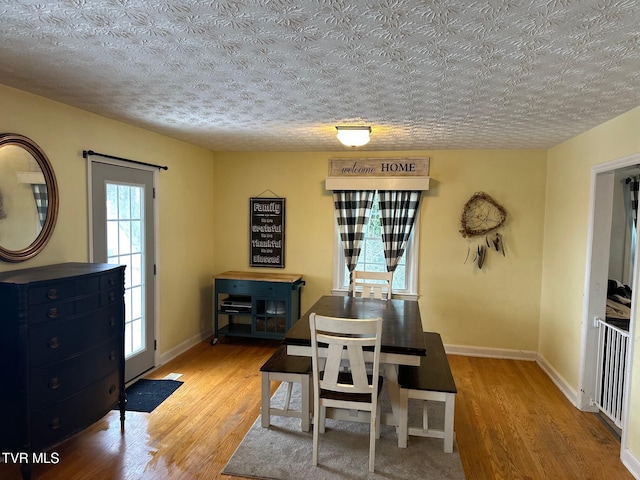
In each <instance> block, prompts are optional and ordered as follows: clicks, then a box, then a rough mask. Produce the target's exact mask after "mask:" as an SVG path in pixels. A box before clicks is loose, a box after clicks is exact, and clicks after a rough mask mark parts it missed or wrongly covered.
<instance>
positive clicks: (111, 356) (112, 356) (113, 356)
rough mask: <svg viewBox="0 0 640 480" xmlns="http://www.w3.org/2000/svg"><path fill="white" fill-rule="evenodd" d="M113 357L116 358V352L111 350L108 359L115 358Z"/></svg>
mask: <svg viewBox="0 0 640 480" xmlns="http://www.w3.org/2000/svg"><path fill="white" fill-rule="evenodd" d="M115 359H116V352H114V351H113V350H111V353H110V354H109V360H115Z"/></svg>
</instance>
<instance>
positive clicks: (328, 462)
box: [222, 383, 465, 480]
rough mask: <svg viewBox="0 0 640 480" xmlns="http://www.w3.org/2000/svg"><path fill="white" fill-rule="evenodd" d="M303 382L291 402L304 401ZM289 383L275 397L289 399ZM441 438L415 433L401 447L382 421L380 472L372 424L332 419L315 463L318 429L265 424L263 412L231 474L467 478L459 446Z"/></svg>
mask: <svg viewBox="0 0 640 480" xmlns="http://www.w3.org/2000/svg"><path fill="white" fill-rule="evenodd" d="M299 387H300V384H298V383H295V384H294V387H293V392H292V395H291V408H296V407H299V405H300V388H299ZM285 392H286V387H285V386H284V383H283V384H282V385H281V386H280V387H279V388H278V390H277V391H276V393H275V394H274V396H273V398H272V400H271V401H272V405H276V406H278V405H283V403H284V397H285ZM386 393H387V392H386V389H383V394H382V395H381V399H380V400H381V402H382V411H383V412H384V411H385V410H387V409H388V410H389V411H390V410H391V406H390V404H389V403H388V395H387V394H386ZM409 402H410V403H409V425H411V426H414V425H415V426H417V425H418V422H419V421H421V418H422V409H421V404H420V403H419V402H416V401H414V400H413V399H410V400H409ZM429 417H430V418H429V424H430V425H432V426H433V427H436V428H437V427H441V426H442V425H443V422H444V405H443V404H442V403H440V402H429ZM442 442H443V441H442V440H441V439H437V438H424V437H414V436H410V437H409V440H408V446H407V448H398V437H397V436H396V432H395V429H394V428H393V427H389V426H382V427H381V435H380V439H379V440H378V441H377V444H376V464H375V468H376V471H375V473H369V471H368V465H369V424H368V423H355V422H340V421H337V420H332V419H327V430H326V433H322V434H320V442H319V443H320V446H319V458H318V466H317V467H314V466H312V465H311V455H312V451H313V447H312V433H311V432H309V433H305V432H303V431H301V430H300V419H298V418H290V417H278V416H275V415H272V416H271V426H270V427H269V428H262V426H261V419H260V416H258V418H257V419H256V421H255V423H254V424H253V426H252V427H251V428H250V429H249V432H248V433H247V434H246V436H245V437H244V439H243V440H242V442H241V443H240V445H239V446H238V448H237V450H236V451H235V453H234V454H233V455H232V457H231V459H230V460H229V462H228V463H227V465H226V466H225V467H224V469H223V470H222V473H223V474H225V475H232V476H238V477H244V478H261V479H278V480H300V479H305V480H356V479H357V480H365V479H366V480H383V479H386V480H417V479H429V480H463V479H464V478H465V474H464V470H463V468H462V462H461V461H460V453H459V451H458V446H457V444H456V443H455V441H454V447H453V453H444V451H443V443H442Z"/></svg>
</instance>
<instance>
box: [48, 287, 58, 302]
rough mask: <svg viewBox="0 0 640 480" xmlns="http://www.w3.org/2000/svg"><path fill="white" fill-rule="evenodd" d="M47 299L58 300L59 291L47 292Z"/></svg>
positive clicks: (50, 290) (54, 289) (52, 289)
mask: <svg viewBox="0 0 640 480" xmlns="http://www.w3.org/2000/svg"><path fill="white" fill-rule="evenodd" d="M47 298H48V299H49V300H55V299H56V298H58V289H57V288H50V289H49V291H48V292H47Z"/></svg>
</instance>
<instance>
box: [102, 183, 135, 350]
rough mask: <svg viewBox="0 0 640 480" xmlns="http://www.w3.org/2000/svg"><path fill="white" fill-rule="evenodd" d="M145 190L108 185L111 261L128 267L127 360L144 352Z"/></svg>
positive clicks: (108, 233)
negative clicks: (143, 202)
mask: <svg viewBox="0 0 640 480" xmlns="http://www.w3.org/2000/svg"><path fill="white" fill-rule="evenodd" d="M143 198H144V187H141V186H134V185H120V184H115V183H107V205H106V209H107V256H108V259H107V261H108V262H109V263H115V264H119V265H125V266H126V270H125V271H126V275H125V357H126V358H129V357H131V356H132V355H134V354H136V353H138V352H140V351H142V350H144V348H145V345H144V338H145V312H144V301H143V299H144V288H145V285H144V281H143V278H144V276H143V275H142V272H143V269H144V255H143V254H142V253H141V252H142V245H143V243H144V238H143V236H144V235H143V232H144V218H143V212H144V209H143V207H142V199H143Z"/></svg>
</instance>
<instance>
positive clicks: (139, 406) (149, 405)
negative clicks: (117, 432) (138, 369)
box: [126, 378, 183, 413]
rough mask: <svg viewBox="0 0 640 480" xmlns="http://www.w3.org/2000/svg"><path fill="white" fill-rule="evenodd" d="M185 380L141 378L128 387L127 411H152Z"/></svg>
mask: <svg viewBox="0 0 640 480" xmlns="http://www.w3.org/2000/svg"><path fill="white" fill-rule="evenodd" d="M182 383H183V382H179V381H177V380H147V379H145V378H141V379H140V380H138V381H136V382H135V383H133V384H132V385H129V386H128V387H127V389H126V392H127V408H126V409H127V411H129V412H147V413H148V412H152V411H153V410H154V409H155V408H156V407H157V406H158V405H160V404H161V403H162V402H164V401H165V400H166V399H167V398H168V397H169V395H171V394H172V393H173V392H175V391H176V390H177V389H178V388H179V387H180V385H182Z"/></svg>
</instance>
